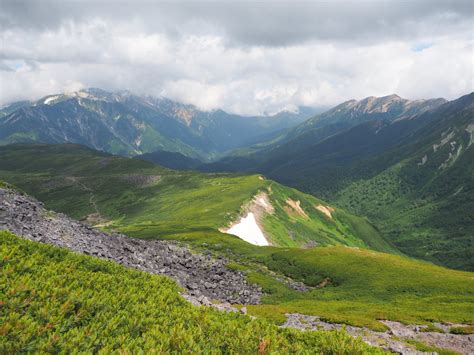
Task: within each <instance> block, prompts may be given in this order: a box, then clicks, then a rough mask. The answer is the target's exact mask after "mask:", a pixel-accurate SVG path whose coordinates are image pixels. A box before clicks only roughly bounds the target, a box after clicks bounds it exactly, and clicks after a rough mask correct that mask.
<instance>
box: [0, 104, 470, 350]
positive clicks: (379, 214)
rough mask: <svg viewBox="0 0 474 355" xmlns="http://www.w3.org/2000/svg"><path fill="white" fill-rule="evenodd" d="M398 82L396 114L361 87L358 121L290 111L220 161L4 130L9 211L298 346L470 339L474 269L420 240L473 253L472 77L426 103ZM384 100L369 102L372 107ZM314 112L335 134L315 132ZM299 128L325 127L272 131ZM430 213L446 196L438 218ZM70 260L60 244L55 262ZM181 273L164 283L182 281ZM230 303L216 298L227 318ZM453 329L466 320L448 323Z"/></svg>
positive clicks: (0, 170)
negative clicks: (457, 94)
mask: <svg viewBox="0 0 474 355" xmlns="http://www.w3.org/2000/svg"><path fill="white" fill-rule="evenodd" d="M58 99H59V98H55V99H51V101H50V102H48V103H51V104H52V103H53V102H54V100H58ZM387 100H388V103H387ZM400 100H401V99H400ZM400 100H399V98H395V97H390V98H384V99H383V100H381V101H380V100H379V101H380V102H382V103H383V105H382V108H383V110H387V107H388V106H390V104H392V105H394V104H396V105H398V106H400V105H401V107H405V108H404V109H403V110H401V111H400V109H399V108H398V109H397V110H399V111H396V110H395V113H394V114H393V115H388V114H387V115H381V114H380V113H377V112H375V113H373V112H370V115H376V117H377V118H376V119H375V120H374V119H373V117H366V116H364V115H366V114H367V112H365V111H364V110H362V109H361V108H360V103H359V104H354V103H353V102H351V103H349V104H348V105H349V106H350V107H349V111H350V112H352V111H351V110H354V107H355V108H357V110H356V111H357V112H359V115H362V116H356V117H359V118H358V119H357V120H358V121H359V120H360V121H361V122H356V123H352V122H351V123H347V125H349V126H347V125H346V123H344V124H342V126H338V127H339V128H338V129H340V131H339V133H335V131H334V129H335V127H332V128H330V129H329V130H328V131H325V128H324V127H325V126H324V124H322V123H321V124H322V126H321V127H322V128H321V127H319V126H318V127H319V128H316V129H315V131H314V132H317V133H314V132H313V131H312V130H308V129H303V128H299V126H297V127H296V128H295V129H289V130H288V131H286V133H283V135H284V136H279V137H277V138H273V139H272V141H271V142H273V143H271V144H268V143H265V142H263V143H261V144H260V145H259V146H251V145H250V146H248V147H247V148H245V149H248V150H247V151H245V149H244V150H242V149H240V148H239V149H238V150H237V151H234V153H232V154H231V155H229V156H228V157H226V158H223V159H222V160H216V161H215V162H213V163H202V161H201V160H199V159H196V158H195V155H192V154H191V155H190V156H186V155H185V154H183V152H167V151H155V152H153V153H148V154H144V155H140V156H136V157H134V158H131V157H126V156H119V155H112V154H110V153H107V152H103V151H97V150H93V149H91V148H88V147H85V146H81V145H77V144H70V143H69V144H44V143H33V142H27V143H18V144H8V145H4V146H1V147H0V180H3V181H5V183H3V189H4V190H2V191H4V192H3V193H2V194H3V198H2V202H3V203H4V207H3V210H4V211H6V212H3V213H2V219H3V221H4V222H2V225H3V229H7V230H9V231H10V232H12V233H13V234H16V235H18V236H21V237H23V238H27V239H30V240H33V241H36V242H41V243H47V244H53V245H55V246H57V247H58V246H59V247H62V248H66V249H71V250H73V251H77V252H80V253H84V254H88V255H92V256H95V257H99V258H105V259H108V260H112V261H115V262H117V263H119V264H122V265H124V266H126V267H128V268H135V269H138V270H141V271H144V272H147V273H151V274H159V275H163V276H167V277H171V278H173V279H174V280H176V282H177V283H178V284H179V285H180V287H181V289H182V290H184V292H182V293H181V294H182V295H183V297H184V298H185V299H186V300H187V301H189V302H191V304H194V305H196V306H199V307H201V308H203V309H205V310H203V311H202V312H204V313H205V314H209V317H211V318H212V316H210V315H211V314H215V313H213V312H215V311H218V312H224V314H229V315H228V316H229V317H237V318H238V319H239V325H238V326H237V327H242V328H241V329H244V327H247V325H245V324H247V323H245V322H246V321H242V320H240V319H241V318H242V317H243V318H242V319H248V317H249V316H251V317H256V319H258V322H261V323H259V324H262V327H265V328H264V329H265V330H264V331H265V332H270V330H269V329H274V331H275V332H276V333H274V334H275V335H273V336H272V339H276V338H278V337H280V338H278V339H281V340H279V341H278V345H273V346H275V348H274V349H279V350H281V349H304V346H305V345H302V344H311V345H310V346H311V347H314V346H316V345H315V344H316V343H318V344H319V342H320V341H322V339H327V340H324V341H325V342H327V343H326V344H327V345H325V346H328V348H324V349H334V348H335V347H338V346H342V347H343V349H345V350H344V351H350V350H349V349H353V351H354V352H361V353H367V352H370V351H375V352H376V351H378V350H377V348H381V349H385V350H389V351H395V352H400V353H410V352H411V351H415V350H419V351H436V352H441V353H449V351H454V353H458V352H460V353H469V351H470V350H469V349H471V347H472V341H470V340H469V339H470V338H469V337H470V335H469V334H470V333H472V331H471V330H470V329H471V328H472V324H473V322H474V319H473V318H472V314H474V308H473V303H472V299H473V297H474V295H473V293H472V290H473V289H474V285H473V283H472V276H471V273H469V272H463V271H455V270H451V269H447V268H444V267H441V266H436V265H433V264H431V263H429V262H425V261H419V260H415V259H412V258H411V257H412V256H415V257H417V258H420V259H427V260H429V261H432V262H435V263H439V264H447V265H449V266H453V267H456V268H459V269H466V270H470V269H471V264H470V262H471V261H472V258H471V256H472V248H470V247H469V245H470V243H472V234H471V231H472V228H471V226H472V221H471V217H469V213H468V211H470V210H471V206H470V205H471V202H472V201H471V197H470V196H471V195H472V159H471V158H472V150H471V141H472V137H471V136H472V132H471V130H470V127H471V125H472V107H473V106H472V95H471V96H466V97H464V98H462V99H460V100H459V101H453V102H448V103H445V102H443V101H440V100H434V101H428V102H422V103H417V105H421V107H420V108H418V110H420V113H419V114H417V113H416V112H415V111H416V110H417V109H416V104H413V103H410V102H405V101H402V102H401V103H400ZM374 102H377V100H375V101H374V100H368V101H367V102H366V103H365V104H368V103H371V105H372V106H371V107H372V109H374V106H373V105H374ZM45 105H47V104H45ZM387 105H388V106H387ZM20 106H21V105H20ZM398 106H397V107H398ZM338 110H340V108H339V109H337V110H336V112H339V111H338ZM375 110H376V108H375ZM414 110H415V111H414ZM389 111H390V110H388V111H387V112H389ZM15 112H16V111H15ZM400 112H401V113H400ZM399 114H401V115H402V116H399ZM405 114H409V116H403V115H405ZM379 115H381V116H380V117H381V118H380V117H379ZM411 115H413V116H411ZM349 116H350V117H353V114H352V113H351V114H349ZM4 117H5V116H4ZM323 117H326V116H324V115H323ZM328 120H329V121H331V120H330V119H328ZM313 121H315V122H320V121H324V120H323V119H322V118H321V119H319V120H314V119H313ZM341 122H344V120H342V121H341ZM341 122H338V123H337V125H340V124H341ZM308 124H309V123H304V124H303V126H304V125H308ZM318 124H320V123H318ZM311 125H312V124H311ZM427 127H429V129H427ZM321 129H322V130H323V131H324V132H326V133H328V132H329V133H328V134H329V135H328V136H327V137H323V136H320V135H321V134H322V133H321V132H322V131H321ZM299 130H301V132H304V133H303V134H304V135H307V136H308V137H309V136H311V135H313V134H316V135H317V136H318V135H319V137H320V141H318V139H312V140H311V141H313V142H314V144H312V145H311V146H306V143H305V140H304V139H303V140H300V141H299V145H298V144H293V143H283V145H281V147H280V144H282V143H281V142H284V141H285V140H287V139H289V138H288V137H291V136H292V135H295V134H296V133H294V132H298V131H299ZM296 136H297V134H296ZM282 137H285V138H282ZM278 142H280V143H278ZM289 142H290V141H289ZM308 142H309V141H308ZM273 144H275V146H274V147H276V148H270V147H272V145H273ZM285 144H288V145H285ZM289 147H291V148H292V149H289ZM293 148H294V149H293ZM249 152H251V153H250V154H249ZM283 152H284V154H283ZM126 155H129V154H128V153H127V154H126ZM193 156H194V157H193ZM268 157H269V158H268ZM293 157H297V158H295V159H294V158H293ZM267 159H269V160H267ZM157 161H158V162H166V165H170V167H173V168H175V169H179V170H173V169H170V168H167V167H163V166H160V165H157V164H156V162H157ZM168 163H169V164H168ZM280 163H282V165H280ZM229 166H232V168H229ZM269 167H271V169H269ZM197 170H201V172H200V171H197ZM214 171H215V172H214ZM273 179H275V180H273ZM277 181H279V182H277ZM281 183H285V184H288V185H290V186H293V187H296V188H299V189H301V190H302V191H307V192H309V193H311V194H308V193H304V192H301V191H300V190H297V189H295V188H290V187H287V186H285V185H283V184H281ZM16 189H17V190H16ZM8 191H10V192H8ZM12 191H17V192H12ZM22 191H23V192H22ZM12 193H13V194H12ZM16 194H19V195H16ZM26 194H28V195H31V196H34V197H35V198H37V199H38V200H39V201H42V202H43V203H44V207H45V208H46V209H47V210H52V211H47V210H43V205H42V204H41V203H39V202H35V200H34V199H32V198H30V197H28V196H27V195H26ZM319 194H320V196H322V198H319V197H318V196H319ZM5 196H10V197H9V198H5ZM15 196H16V197H15ZM5 203H6V205H5ZM28 206H30V207H28ZM443 209H449V210H451V211H452V212H451V211H449V212H442V211H443ZM53 211H54V212H53ZM5 213H6V214H5ZM435 213H444V214H443V217H442V223H441V224H436V221H437V219H436V218H434V216H435ZM63 214H64V215H63ZM71 218H73V219H76V220H79V221H81V222H76V221H74V220H73V219H71ZM438 219H439V218H438ZM15 220H17V221H18V222H13V221H15ZM5 221H7V222H5ZM19 221H21V222H19ZM439 221H441V219H439ZM94 228H95V229H94ZM96 229H97V230H96ZM99 230H100V231H99ZM447 235H449V236H450V237H452V238H446V236H447ZM1 236H2V243H4V245H9V247H7V249H4V250H5V251H4V253H10V252H9V251H8V250H10V248H11V246H12V245H18V247H15V249H14V250H20V249H18V248H34V249H35V250H36V251H35V253H37V254H35V255H37V257H41V258H43V257H44V256H41V255H42V254H41V253H44V252H43V251H40V250H42V249H41V248H39V249H37V248H38V247H37V246H34V245H35V244H31V245H29V244H28V245H27V244H22V243H24V242H23V241H20V240H19V239H15V238H17V237H15V236H13V235H11V234H2V235H1ZM72 236H74V237H72ZM5 243H6V244H5ZM12 243H13V244H12ZM20 245H22V246H21V247H20ZM38 253H39V254H38ZM61 253H62V252H61ZM61 255H64V258H65V259H64V260H67V258H69V256H66V254H61ZM35 257H36V256H35ZM61 258H62V257H61ZM61 260H63V259H61ZM62 262H63V261H57V260H56V261H51V264H50V268H56V267H57V266H56V265H59V264H58V263H62ZM94 262H95V261H94ZM87 263H89V261H87ZM98 268H99V269H100V270H102V269H101V268H102V267H99V266H98ZM107 270H108V269H107ZM19 272H20V271H17V274H18V273H19ZM114 272H115V271H114ZM216 275H221V276H216ZM217 277H219V279H220V280H217ZM81 282H83V281H81ZM147 282H150V283H151V282H154V281H147ZM55 287H56V286H55ZM57 287H63V286H57ZM35 289H37V288H36V287H35ZM117 289H119V288H117ZM38 290H39V289H38ZM176 290H177V289H175V291H166V292H171V293H173V294H175V295H177V291H176ZM35 292H37V291H35ZM38 292H39V291H38ZM163 292H164V291H160V294H161V293H163ZM127 297H134V296H131V295H130V296H127ZM170 297H171V296H170ZM173 297H175V296H173ZM176 297H179V296H176ZM21 302H23V301H21ZM130 302H134V301H132V298H131V300H130ZM160 302H162V301H160ZM9 307H12V306H11V305H9ZM78 307H79V308H78V312H87V311H86V309H87V308H84V307H85V306H84V307H83V306H78ZM179 307H182V306H179ZM179 307H178V308H179ZM183 307H184V305H183ZM185 307H189V306H188V305H187V304H186V306H185ZM209 308H210V309H209ZM208 309H209V310H208ZM212 309H214V310H212ZM199 312H200V311H199ZM209 312H210V313H209ZM226 312H230V313H226ZM239 313H240V314H239ZM154 316H156V315H154ZM228 316H227V315H222V316H218V317H223V318H222V319H221V318H219V320H218V322H226V320H225V317H228ZM65 317H66V318H67V317H68V316H67V315H65ZM206 317H207V316H206ZM66 318H65V319H66ZM132 318H133V316H132ZM211 318H210V319H211ZM212 319H214V318H212ZM216 321H217V320H216ZM61 322H62V321H61ZM210 322H212V321H210ZM242 322H243V323H242ZM404 324H405V325H404ZM282 326H283V327H287V326H290V328H296V329H312V330H315V331H316V333H314V334H319V335H317V337H319V338H317V339H318V340H310V338H307V339H306V338H305V337H306V334H313V333H306V332H305V333H298V334H299V335H298V337H303V338H298V339H300V340H298V341H297V342H296V343H294V344H293V345H291V346H290V345H288V344H289V343H288V344H287V343H285V342H286V341H287V340H285V339H287V338H286V337H287V336H289V335H288V334H290V333H291V334H296V333H292V332H294V330H290V333H285V332H286V330H282V328H280V327H282ZM79 327H80V325H79ZM132 327H133V326H132ZM269 327H270V328H269ZM272 327H275V328H272ZM343 327H347V328H346V329H347V333H346V332H345V331H344V330H341V329H342V328H343ZM147 329H149V328H147ZM239 329H240V328H239ZM262 329H263V328H262ZM285 329H286V328H285ZM322 329H323V330H324V329H326V330H330V331H334V330H338V331H339V332H340V333H331V332H330V333H325V332H321V330H322ZM440 329H444V330H443V331H442V332H441V331H440ZM456 329H460V332H461V333H462V334H461V335H456V334H454V333H455V332H457V331H458V330H456ZM272 331H273V330H272ZM185 334H187V333H183V336H186V335H185ZM209 334H210V333H209ZM257 334H258V331H257ZM277 334H278V335H277ZM302 334H305V335H302ZM394 334H398V335H394ZM30 335H31V334H30ZM31 336H33V335H31ZM212 336H221V333H219V335H217V333H216V334H215V335H212ZM291 336H295V335H291ZM308 336H309V337H313V336H316V335H308ZM103 337H105V338H104V339H112V338H113V335H111V334H107V335H106V334H105V333H104V335H103ZM321 337H322V338H321ZM331 337H332V338H331ZM354 337H355V338H357V340H348V339H355V338H354ZM358 337H362V339H363V340H364V341H365V343H364V342H359V341H360V338H358ZM12 339H13V338H12ZM39 339H40V338H39ZM63 339H65V338H63ZM239 339H242V341H244V340H243V339H245V341H249V342H252V341H253V342H255V340H251V339H254V338H251V337H250V338H248V337H247V338H245V337H243V338H239ZM311 339H313V338H311ZM330 339H331V340H330ZM11 341H12V342H13V341H15V342H20V343H21V342H22V340H19V339H16V340H11ZM262 341H263V340H261V338H260V340H259V345H258V346H263V345H262V344H266V343H265V342H264V343H262ZM193 342H196V343H193V344H194V345H189V346H195V347H196V349H205V348H206V346H207V345H206V344H207V343H206V342H199V341H198V340H196V338H194V337H193ZM341 342H344V344H345V345H340V344H341ZM219 343H220V344H227V343H226V342H225V341H223V340H219ZM41 344H42V345H41V346H42V347H43V349H50V348H48V346H49V345H48V344H47V343H41ZM150 344H154V345H152V346H156V344H158V343H157V342H156V340H153V341H151V343H150ZM160 344H162V343H161V342H160ZM190 344H191V343H190ZM236 344H237V343H236ZM366 344H369V345H372V346H376V347H377V348H368V347H366V346H367V345H366ZM61 346H62V347H65V346H67V345H66V344H62V345H61ZM144 346H146V345H145V344H144V343H143V344H141V345H140V348H143V347H144ZM163 346H165V348H166V349H172V348H173V349H180V348H179V346H178V345H175V344H172V343H166V344H165V345H163ZM223 346H224V345H223ZM225 346H229V349H231V348H232V346H234V345H230V344H228V345H225ZM252 346H253V347H255V345H252ZM264 346H265V347H266V346H270V345H264ZM292 346H293V347H292ZM318 346H320V345H318ZM328 351H329V350H328ZM351 351H352V350H351Z"/></svg>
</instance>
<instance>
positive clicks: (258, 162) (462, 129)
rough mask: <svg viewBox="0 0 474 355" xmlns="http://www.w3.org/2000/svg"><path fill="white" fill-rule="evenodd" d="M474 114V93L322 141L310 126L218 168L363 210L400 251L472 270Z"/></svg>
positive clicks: (340, 133)
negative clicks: (256, 175)
mask: <svg viewBox="0 0 474 355" xmlns="http://www.w3.org/2000/svg"><path fill="white" fill-rule="evenodd" d="M473 117H474V93H473V94H469V95H466V96H463V97H461V98H460V99H458V100H454V101H451V102H448V103H446V104H444V105H442V106H440V107H438V108H437V109H435V110H433V111H428V112H426V113H424V114H421V115H418V116H416V117H414V118H413V117H411V118H410V119H401V120H397V121H394V122H388V123H387V122H385V120H383V119H378V120H374V121H369V122H365V123H363V124H359V125H357V126H355V127H353V128H351V129H348V130H346V131H343V132H339V133H338V134H334V135H332V136H330V137H326V139H324V140H322V141H318V139H313V138H314V135H313V133H311V132H312V131H311V130H309V131H308V132H306V133H305V132H301V134H300V135H299V136H297V138H298V139H299V140H300V141H299V143H298V144H287V145H282V146H279V147H276V148H274V149H270V150H268V151H265V150H263V152H261V153H260V156H259V155H258V154H254V155H250V156H241V157H239V158H238V159H234V160H232V159H230V160H227V161H226V160H224V161H222V162H221V163H220V165H219V164H217V165H218V166H217V167H221V168H224V170H234V171H239V170H243V171H254V172H260V173H263V174H265V175H266V176H269V177H270V178H272V179H275V180H277V181H278V182H281V183H283V184H285V185H288V186H293V187H295V188H297V189H299V190H301V191H304V192H307V193H311V194H313V195H315V196H319V197H321V198H324V199H325V200H327V201H331V202H332V203H334V204H336V205H339V206H340V207H343V208H344V209H345V210H348V211H350V212H352V213H355V214H359V215H363V216H367V217H368V218H369V219H370V220H371V221H373V222H374V224H375V225H376V226H377V228H378V229H379V230H380V232H381V233H382V235H383V236H384V237H385V238H386V239H388V240H389V241H390V242H392V243H393V244H394V245H395V246H396V247H397V248H399V249H400V250H401V251H402V252H404V253H405V254H408V255H411V256H415V257H417V258H423V259H426V260H430V261H432V262H436V263H438V264H441V265H445V266H448V267H452V268H459V269H464V270H474V264H473V260H474V254H473V250H474V248H473V244H472V242H473V240H474V217H473V215H472V213H471V211H473V210H474V198H473V196H474V192H473V191H474V179H473V176H474V146H473V144H472V143H473V142H474V136H473V135H474V121H473ZM308 122H310V121H308ZM308 124H309V123H308ZM318 132H320V130H319V131H318ZM295 140H296V138H295ZM234 162H235V164H233V163H234ZM226 165H227V166H232V165H234V166H235V167H236V168H234V169H225V168H226ZM249 166H250V168H249Z"/></svg>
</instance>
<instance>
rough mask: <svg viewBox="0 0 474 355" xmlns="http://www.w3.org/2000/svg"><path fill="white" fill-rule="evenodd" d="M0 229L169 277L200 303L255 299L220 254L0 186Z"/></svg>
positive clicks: (240, 275) (256, 290) (257, 295)
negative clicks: (124, 229)
mask: <svg viewBox="0 0 474 355" xmlns="http://www.w3.org/2000/svg"><path fill="white" fill-rule="evenodd" d="M0 229H4V230H9V231H11V232H12V233H14V234H16V235H18V236H21V237H24V238H26V239H30V240H33V241H37V242H41V243H46V244H52V245H56V246H59V247H64V248H68V249H71V250H73V251H76V252H79V253H83V254H88V255H92V256H96V257H100V258H104V259H109V260H113V261H115V262H118V263H120V264H122V265H125V266H127V267H133V268H136V269H139V270H143V271H146V272H150V273H154V274H160V275H166V276H170V277H172V278H173V279H175V280H176V281H177V282H178V283H179V284H180V285H181V286H182V287H183V288H184V289H185V293H186V294H187V296H189V297H190V298H192V299H193V300H194V301H196V302H199V303H201V304H209V303H210V300H218V301H220V302H223V303H231V304H235V303H239V304H257V303H259V301H260V296H261V295H262V291H261V289H260V288H259V287H257V286H255V285H251V284H248V283H247V281H246V278H245V275H244V273H242V272H240V271H235V270H230V269H228V268H227V267H226V264H227V261H226V260H225V259H223V258H218V259H213V258H212V257H211V256H210V255H203V254H195V253H191V252H190V250H189V249H188V248H186V247H184V246H182V245H179V244H177V243H176V242H170V241H158V240H140V239H134V238H129V237H126V236H124V235H120V234H107V233H104V232H101V231H99V230H97V229H94V228H92V227H90V226H88V225H86V224H83V223H80V222H78V221H75V220H73V219H71V218H69V217H67V216H66V215H64V214H61V213H54V212H51V211H48V210H46V209H45V208H44V206H43V204H42V203H41V202H38V201H37V200H35V199H34V198H32V197H30V196H27V195H24V194H21V193H19V192H17V191H16V190H13V189H8V188H0Z"/></svg>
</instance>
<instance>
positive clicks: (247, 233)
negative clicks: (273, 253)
mask: <svg viewBox="0 0 474 355" xmlns="http://www.w3.org/2000/svg"><path fill="white" fill-rule="evenodd" d="M227 233H228V234H233V235H236V236H237V237H239V238H240V239H243V240H245V241H246V242H248V243H251V244H253V245H258V246H265V245H270V243H268V241H267V239H266V238H265V236H264V235H263V232H262V230H261V229H260V227H259V226H258V224H257V220H256V219H255V215H254V214H253V213H252V212H249V213H247V215H246V216H245V217H242V218H241V219H240V221H239V223H236V224H234V225H233V226H232V227H230V229H229V230H227Z"/></svg>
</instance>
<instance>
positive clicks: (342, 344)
mask: <svg viewBox="0 0 474 355" xmlns="http://www.w3.org/2000/svg"><path fill="white" fill-rule="evenodd" d="M0 263H1V266H2V273H1V274H0V281H1V282H0V284H1V285H2V287H1V293H0V295H1V296H0V297H1V307H2V324H1V325H0V352H1V353H3V354H6V353H23V352H25V353H31V352H33V353H34V352H40V353H58V352H64V353H71V352H72V353H76V352H85V353H97V352H100V353H111V352H116V353H138V352H145V353H149V352H153V353H155V352H157V353H158V352H159V353H169V352H178V353H180V352H193V353H205V352H212V353H257V352H259V351H260V353H288V352H311V353H315V352H321V353H351V354H353V353H358V354H359V353H360V354H362V353H367V352H370V353H380V351H378V350H376V349H373V348H370V347H369V346H368V345H366V344H365V343H363V342H362V341H361V340H358V339H354V338H352V337H350V336H348V335H346V334H344V333H343V332H333V333H329V332H297V331H292V330H288V329H280V328H277V327H276V326H275V325H271V324H269V323H267V322H265V321H263V320H251V319H250V318H249V317H246V316H242V315H238V314H229V313H225V312H218V311H215V310H212V309H209V308H204V307H203V308H197V307H194V306H191V304H189V303H187V302H186V301H185V300H184V299H183V298H181V297H180V296H179V295H178V291H179V288H178V286H177V285H176V284H175V283H174V282H172V281H171V280H170V279H168V278H165V277H160V276H155V275H151V274H147V273H144V272H140V271H135V270H131V269H126V268H124V267H122V266H119V265H116V264H114V263H112V262H107V261H102V260H98V259H95V258H92V257H88V256H83V255H78V254H75V253H72V252H69V251H66V250H64V249H59V248H56V247H52V246H47V245H42V244H38V243H34V242H30V241H25V240H22V239H20V238H17V237H15V236H13V235H12V234H10V233H7V232H0Z"/></svg>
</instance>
